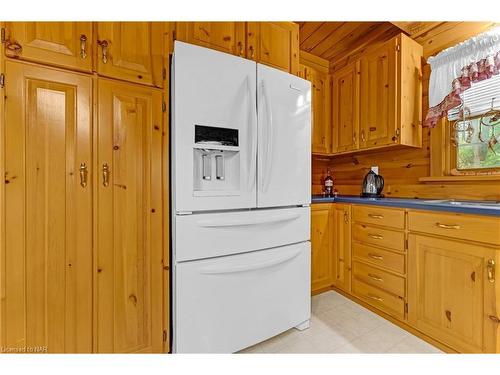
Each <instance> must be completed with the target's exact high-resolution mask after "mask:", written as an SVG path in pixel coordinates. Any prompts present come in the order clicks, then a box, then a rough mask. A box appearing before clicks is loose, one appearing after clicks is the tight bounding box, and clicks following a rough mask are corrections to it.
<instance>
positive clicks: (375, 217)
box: [368, 214, 384, 219]
mask: <svg viewBox="0 0 500 375" xmlns="http://www.w3.org/2000/svg"><path fill="white" fill-rule="evenodd" d="M368 216H369V217H371V218H372V219H383V218H384V215H376V214H368Z"/></svg>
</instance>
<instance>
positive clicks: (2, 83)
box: [0, 73, 5, 89]
mask: <svg viewBox="0 0 500 375" xmlns="http://www.w3.org/2000/svg"><path fill="white" fill-rule="evenodd" d="M4 86H5V74H3V73H1V74H0V88H1V89H3V88H4Z"/></svg>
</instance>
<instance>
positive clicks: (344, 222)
mask: <svg viewBox="0 0 500 375" xmlns="http://www.w3.org/2000/svg"><path fill="white" fill-rule="evenodd" d="M332 213H333V219H332V220H333V231H332V236H333V241H332V242H333V275H334V284H335V286H336V287H337V288H340V289H342V290H344V291H345V292H349V293H350V292H351V205H348V204H334V205H333V208H332Z"/></svg>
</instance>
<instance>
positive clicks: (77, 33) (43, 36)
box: [5, 22, 93, 72]
mask: <svg viewBox="0 0 500 375" xmlns="http://www.w3.org/2000/svg"><path fill="white" fill-rule="evenodd" d="M5 38H6V43H5V55H6V56H8V57H14V58H18V59H22V60H26V61H33V62H37V63H41V64H47V65H53V66H58V67H64V68H68V69H74V70H79V71H84V72H91V71H92V44H93V36H92V22H6V23H5Z"/></svg>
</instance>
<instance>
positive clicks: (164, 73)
mask: <svg viewBox="0 0 500 375" xmlns="http://www.w3.org/2000/svg"><path fill="white" fill-rule="evenodd" d="M161 74H162V76H163V79H167V69H165V68H163V69H162V71H161Z"/></svg>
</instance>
